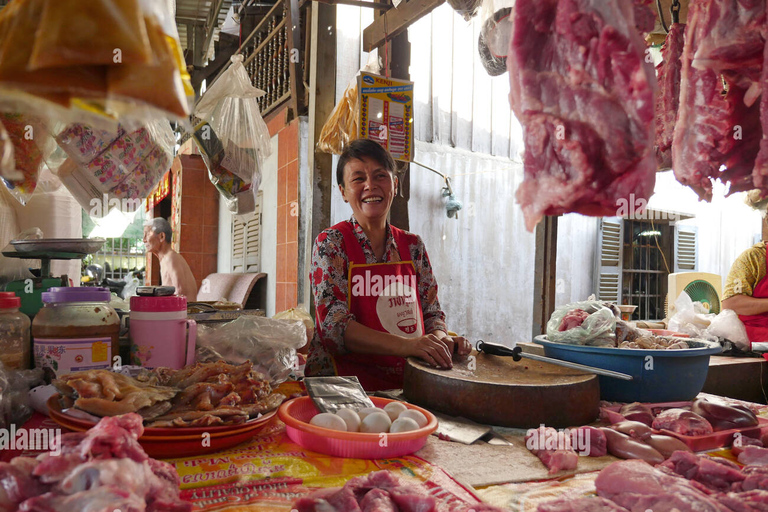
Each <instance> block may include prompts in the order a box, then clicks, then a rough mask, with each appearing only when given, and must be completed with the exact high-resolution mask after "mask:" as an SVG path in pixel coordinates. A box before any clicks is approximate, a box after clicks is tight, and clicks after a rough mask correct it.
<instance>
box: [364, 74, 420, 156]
mask: <svg viewBox="0 0 768 512" xmlns="http://www.w3.org/2000/svg"><path fill="white" fill-rule="evenodd" d="M357 80H358V82H357V86H358V91H359V93H358V94H359V95H360V96H359V102H360V123H359V126H360V138H362V139H371V140H375V141H376V142H378V143H379V144H381V145H382V146H384V147H385V148H387V149H388V150H389V152H390V153H392V157H393V158H394V159H395V160H402V161H404V162H410V161H411V160H412V159H413V82H409V81H407V80H397V79H394V78H386V77H383V76H379V75H374V74H372V73H365V72H361V73H360V75H359V76H358V78H357Z"/></svg>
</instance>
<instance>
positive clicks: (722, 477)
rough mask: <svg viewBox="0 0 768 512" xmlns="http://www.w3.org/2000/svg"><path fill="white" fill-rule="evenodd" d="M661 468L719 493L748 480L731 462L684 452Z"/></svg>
mask: <svg viewBox="0 0 768 512" xmlns="http://www.w3.org/2000/svg"><path fill="white" fill-rule="evenodd" d="M659 466H660V467H664V468H667V469H669V470H671V471H673V472H675V473H677V474H678V475H680V476H682V477H684V478H686V479H687V480H693V481H695V482H698V483H700V484H702V485H704V486H705V487H707V488H708V489H711V490H713V491H718V492H728V491H730V490H731V489H732V487H733V485H735V484H737V483H740V482H743V481H744V479H745V478H746V475H745V474H744V473H742V472H741V470H740V469H739V467H738V466H737V465H736V464H734V463H733V462H731V461H729V460H726V459H723V458H719V457H712V458H710V457H706V456H699V455H695V454H693V453H690V452H684V451H678V452H675V453H673V454H672V456H671V457H670V458H669V459H667V460H666V461H664V462H662V463H661V464H660V465H659Z"/></svg>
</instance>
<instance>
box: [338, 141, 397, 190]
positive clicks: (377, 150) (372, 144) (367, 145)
mask: <svg viewBox="0 0 768 512" xmlns="http://www.w3.org/2000/svg"><path fill="white" fill-rule="evenodd" d="M366 156H367V157H368V158H371V159H373V160H374V161H375V162H376V163H378V164H379V165H381V166H382V167H384V168H385V169H386V170H388V171H389V172H391V173H392V174H394V173H395V159H394V158H392V155H390V154H389V151H387V150H386V149H384V148H383V147H382V146H381V144H379V143H378V142H376V141H373V140H370V139H356V140H353V141H352V142H350V143H349V144H347V146H346V147H345V148H344V151H342V153H341V156H340V157H339V163H338V164H336V183H338V184H339V185H341V186H342V187H343V186H344V167H346V166H347V164H348V163H349V161H350V160H355V159H357V160H362V159H363V157H366Z"/></svg>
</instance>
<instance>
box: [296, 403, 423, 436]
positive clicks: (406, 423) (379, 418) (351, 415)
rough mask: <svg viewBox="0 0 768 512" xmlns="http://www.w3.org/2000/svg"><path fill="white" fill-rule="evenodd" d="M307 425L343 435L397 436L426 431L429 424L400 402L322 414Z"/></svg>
mask: <svg viewBox="0 0 768 512" xmlns="http://www.w3.org/2000/svg"><path fill="white" fill-rule="evenodd" d="M309 423H310V424H312V425H315V426H317V427H323V428H329V429H331V430H340V431H342V432H364V433H368V434H379V433H382V432H389V433H390V434H396V433H398V432H409V431H411V430H417V429H420V428H422V427H425V426H427V423H428V420H427V417H426V416H424V414H422V413H421V412H419V411H417V410H415V409H408V408H407V407H406V406H405V405H403V403H402V402H390V403H388V404H387V405H386V406H384V408H383V409H379V408H378V407H364V408H362V409H360V410H358V411H356V410H354V409H349V408H345V409H339V410H338V411H337V412H336V413H332V412H321V413H320V414H316V415H315V416H313V417H312V419H311V420H310V422H309Z"/></svg>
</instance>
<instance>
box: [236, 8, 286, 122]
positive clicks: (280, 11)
mask: <svg viewBox="0 0 768 512" xmlns="http://www.w3.org/2000/svg"><path fill="white" fill-rule="evenodd" d="M287 8H288V4H287V2H284V1H280V2H277V3H275V5H274V7H272V9H270V11H269V12H268V13H267V14H266V15H265V16H264V18H263V19H262V20H261V21H260V22H259V24H258V26H257V27H256V29H255V30H254V33H253V34H252V37H251V39H250V41H249V42H248V43H247V44H246V45H245V46H244V47H243V49H242V53H243V56H244V57H245V61H244V64H245V69H246V71H247V72H248V76H249V77H251V81H252V82H253V85H254V87H257V88H259V89H261V90H262V91H264V92H265V93H266V94H265V95H264V96H262V97H261V98H259V110H260V111H261V113H262V115H265V114H267V113H268V112H270V111H271V110H273V109H274V108H275V107H277V106H278V105H280V104H282V103H283V102H285V101H287V100H288V99H289V98H290V97H291V76H290V70H289V67H288V66H289V59H290V50H289V49H288V30H289V28H290V27H288V13H287Z"/></svg>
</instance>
